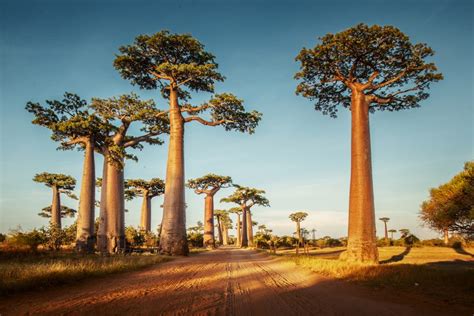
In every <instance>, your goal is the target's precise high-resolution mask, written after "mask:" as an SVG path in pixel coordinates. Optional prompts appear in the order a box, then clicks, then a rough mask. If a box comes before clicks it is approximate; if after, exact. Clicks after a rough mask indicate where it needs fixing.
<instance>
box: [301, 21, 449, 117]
mask: <svg viewBox="0 0 474 316" xmlns="http://www.w3.org/2000/svg"><path fill="white" fill-rule="evenodd" d="M433 54H434V52H433V50H432V49H431V48H430V47H428V46H427V45H426V44H422V43H419V44H412V43H411V42H410V40H409V38H408V36H406V35H405V34H403V33H402V32H401V31H400V30H399V29H397V28H395V27H393V26H379V25H373V26H367V25H365V24H362V23H361V24H358V25H356V26H354V27H352V28H349V29H347V30H344V31H342V32H340V33H337V34H331V33H329V34H326V35H325V36H323V37H321V38H320V43H319V44H318V45H316V46H315V47H314V48H312V49H307V48H303V49H302V50H301V52H300V53H299V55H298V56H297V57H296V60H297V61H299V62H301V68H300V71H299V72H298V73H297V74H296V75H295V78H296V79H298V80H301V82H300V84H299V85H298V87H297V89H296V93H297V94H301V95H302V96H303V97H306V98H309V99H310V100H314V101H316V103H315V109H316V110H317V111H321V112H322V113H323V114H327V115H330V116H331V117H336V114H337V106H338V105H342V106H343V107H345V108H350V105H351V97H350V95H351V90H352V91H353V90H354V89H362V91H364V94H366V95H367V96H369V97H370V98H369V100H370V103H371V104H370V108H369V110H370V111H371V112H373V111H375V110H389V111H398V110H402V109H409V108H413V107H418V106H419V102H420V101H422V100H425V99H426V98H428V97H429V94H428V93H427V90H428V89H429V88H430V84H431V82H436V81H439V80H441V79H443V76H442V75H441V74H440V73H438V72H437V68H436V66H435V65H434V64H433V63H430V62H427V61H426V59H427V58H428V57H431V56H433Z"/></svg>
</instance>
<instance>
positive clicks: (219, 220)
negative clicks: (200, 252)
mask: <svg viewBox="0 0 474 316" xmlns="http://www.w3.org/2000/svg"><path fill="white" fill-rule="evenodd" d="M226 216H228V214H227V211H226V210H214V217H215V218H216V220H217V234H218V238H219V244H220V245H223V244H224V236H223V230H222V226H223V225H224V224H223V221H224V218H225V217H226Z"/></svg>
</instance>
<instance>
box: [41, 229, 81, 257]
mask: <svg viewBox="0 0 474 316" xmlns="http://www.w3.org/2000/svg"><path fill="white" fill-rule="evenodd" d="M41 231H42V233H43V234H44V236H46V239H45V243H44V245H45V246H46V247H47V248H48V249H49V250H54V251H58V250H60V249H61V246H62V245H64V244H66V242H67V240H68V239H69V238H70V236H68V234H67V231H66V230H65V229H62V228H59V227H58V226H56V225H53V224H51V225H49V227H48V228H47V229H45V228H41ZM74 239H75V238H74Z"/></svg>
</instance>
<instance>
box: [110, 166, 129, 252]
mask: <svg viewBox="0 0 474 316" xmlns="http://www.w3.org/2000/svg"><path fill="white" fill-rule="evenodd" d="M106 203H107V220H106V222H107V250H108V252H109V253H116V252H122V251H123V250H125V221H124V215H125V205H124V178H123V168H121V167H120V166H119V165H118V164H117V163H114V162H108V166H107V196H106Z"/></svg>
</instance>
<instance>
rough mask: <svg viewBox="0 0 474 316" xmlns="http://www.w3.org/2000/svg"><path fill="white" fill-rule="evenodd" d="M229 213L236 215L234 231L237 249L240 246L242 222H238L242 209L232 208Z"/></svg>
mask: <svg viewBox="0 0 474 316" xmlns="http://www.w3.org/2000/svg"><path fill="white" fill-rule="evenodd" d="M229 213H233V214H236V215H237V224H236V227H235V229H236V230H237V247H241V245H242V227H241V224H242V221H241V220H240V215H241V214H242V209H241V208H240V207H233V208H231V209H230V210H229Z"/></svg>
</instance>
